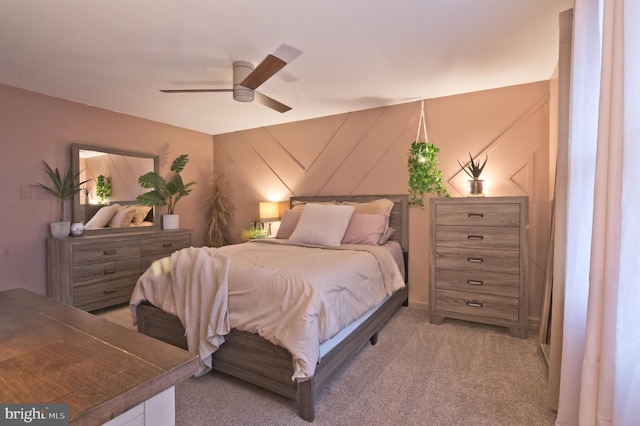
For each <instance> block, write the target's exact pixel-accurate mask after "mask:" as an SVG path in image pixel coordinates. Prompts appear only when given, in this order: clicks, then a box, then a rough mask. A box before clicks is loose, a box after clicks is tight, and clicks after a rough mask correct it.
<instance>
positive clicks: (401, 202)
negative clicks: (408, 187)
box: [289, 194, 409, 253]
mask: <svg viewBox="0 0 640 426" xmlns="http://www.w3.org/2000/svg"><path fill="white" fill-rule="evenodd" d="M379 198H386V199H388V200H391V201H393V204H394V206H393V209H392V210H391V216H390V217H389V226H390V227H391V228H393V229H395V230H396V232H394V233H393V235H391V238H390V240H392V241H397V242H398V243H399V244H400V246H401V247H402V251H404V252H405V253H407V252H409V196H408V195H407V194H393V195H335V196H330V195H316V196H308V197H305V196H297V197H291V198H290V200H289V203H290V205H293V202H294V201H302V202H306V203H313V202H321V201H337V202H339V203H341V202H344V201H355V202H360V203H366V202H368V201H373V200H377V199H379Z"/></svg>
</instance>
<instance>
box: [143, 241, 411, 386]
mask: <svg viewBox="0 0 640 426" xmlns="http://www.w3.org/2000/svg"><path fill="white" fill-rule="evenodd" d="M198 251H202V252H203V253H204V255H200V257H197V256H195V255H194V254H193V253H196V252H198ZM186 253H188V254H186ZM206 258H210V259H211V262H210V263H211V264H212V265H210V266H206V265H199V264H200V263H207V262H206V261H205V260H206ZM194 260H195V262H194ZM165 263H166V261H165ZM189 263H191V265H189ZM159 269H161V268H159V265H158V264H154V265H152V267H151V268H149V270H147V271H146V272H145V273H144V274H143V275H142V277H141V278H140V279H139V280H138V284H137V285H136V289H135V290H134V293H133V296H132V299H131V307H132V312H134V313H135V306H137V305H138V304H139V303H140V302H141V301H142V300H148V301H149V302H151V303H152V304H153V305H155V306H157V307H159V308H161V309H163V310H165V311H166V312H169V313H172V314H174V315H177V316H178V317H179V318H180V319H181V321H182V323H183V324H184V325H185V329H186V330H187V340H188V343H189V349H190V350H191V351H193V352H197V353H199V354H200V357H201V360H202V362H203V365H202V368H201V371H200V372H199V373H198V375H199V374H202V373H204V372H206V371H207V370H208V369H209V368H210V361H211V353H212V352H213V351H214V350H215V349H217V347H218V346H219V345H220V344H221V342H222V341H223V340H222V339H223V337H222V336H223V335H224V334H226V333H227V332H228V326H229V325H230V326H231V327H232V328H235V329H237V330H242V331H247V332H251V333H256V334H258V335H260V336H261V337H263V338H265V339H267V340H269V341H270V342H272V343H274V344H276V345H279V346H282V347H284V348H285V349H287V350H288V351H289V352H290V353H291V354H292V356H293V361H294V375H293V379H295V378H309V377H312V376H313V374H314V372H315V367H316V364H317V362H318V361H320V349H319V347H320V343H322V342H323V341H325V340H327V339H329V338H331V337H332V336H334V335H335V334H336V333H338V331H340V330H341V329H342V328H344V327H345V326H347V325H348V324H349V323H351V322H352V321H354V320H356V319H358V318H359V317H360V316H361V315H362V314H364V313H365V312H367V311H368V310H369V309H371V308H373V307H374V306H376V305H377V304H378V303H379V302H381V301H382V300H383V299H384V298H385V297H386V296H388V295H391V294H393V293H394V292H395V291H396V290H398V289H400V288H402V287H404V282H403V280H402V275H401V272H400V270H399V269H398V266H397V264H396V263H395V261H394V260H393V257H392V256H391V254H389V252H388V251H387V250H386V249H384V248H382V247H377V246H361V245H343V246H340V247H339V248H337V249H323V248H311V247H301V246H295V245H290V244H286V241H283V240H271V239H270V240H257V241H252V242H249V243H245V244H237V245H230V246H225V247H221V248H219V249H212V248H200V249H195V248H190V249H184V250H181V251H179V252H176V253H174V254H173V255H172V256H171V270H170V271H165V272H163V273H160V274H158V273H157V272H156V271H155V270H159ZM190 269H192V270H193V271H194V272H193V273H189V272H188V271H189V270H190ZM180 271H182V272H180ZM167 287H173V288H174V289H173V290H172V291H169V290H167ZM187 287H189V289H188V288H187ZM193 287H195V288H196V290H194V289H193ZM225 287H226V288H225ZM225 291H226V292H227V293H228V306H222V305H223V302H224V300H223V299H224V294H225ZM184 292H186V294H187V296H179V295H178V293H184ZM209 293H212V294H213V295H212V294H209ZM197 294H201V300H202V301H203V302H204V303H200V301H199V300H198V297H197ZM167 299H174V300H167ZM180 304H184V307H179V306H178V305H180ZM212 309H213V310H212ZM181 315H184V318H183V317H182V316H181ZM227 315H228V316H227ZM226 318H228V323H227V321H226ZM195 323H197V324H195ZM205 323H206V324H207V325H206V327H205V326H204V324H205ZM194 339H195V340H197V341H198V343H193V344H194V346H192V341H193V340H194ZM196 348H198V349H196Z"/></svg>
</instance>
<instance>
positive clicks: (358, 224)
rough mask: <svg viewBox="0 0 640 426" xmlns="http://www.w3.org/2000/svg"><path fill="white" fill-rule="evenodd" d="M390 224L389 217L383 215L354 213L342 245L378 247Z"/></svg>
mask: <svg viewBox="0 0 640 426" xmlns="http://www.w3.org/2000/svg"><path fill="white" fill-rule="evenodd" d="M388 223H389V216H386V215H383V214H359V213H354V214H353V216H351V221H350V222H349V226H348V227H347V230H346V231H345V233H344V237H343V238H342V244H366V245H370V246H377V245H378V244H380V238H381V237H382V235H383V234H384V230H385V228H386V227H387V224H388Z"/></svg>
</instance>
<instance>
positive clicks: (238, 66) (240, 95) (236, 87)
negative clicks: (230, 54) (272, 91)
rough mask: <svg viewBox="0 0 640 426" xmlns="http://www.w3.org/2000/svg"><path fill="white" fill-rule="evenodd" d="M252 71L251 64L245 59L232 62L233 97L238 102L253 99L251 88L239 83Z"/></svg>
mask: <svg viewBox="0 0 640 426" xmlns="http://www.w3.org/2000/svg"><path fill="white" fill-rule="evenodd" d="M252 71H253V64H252V63H251V62H247V61H235V62H234V63H233V99H234V100H236V101H238V102H251V101H253V98H254V94H253V90H251V89H247V88H246V87H244V86H242V85H241V84H240V83H242V82H243V81H244V79H245V78H247V76H248V75H249V74H251V72H252Z"/></svg>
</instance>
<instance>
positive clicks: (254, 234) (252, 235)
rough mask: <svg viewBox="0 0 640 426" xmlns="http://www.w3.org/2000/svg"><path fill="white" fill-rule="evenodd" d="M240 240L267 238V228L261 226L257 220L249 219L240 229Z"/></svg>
mask: <svg viewBox="0 0 640 426" xmlns="http://www.w3.org/2000/svg"><path fill="white" fill-rule="evenodd" d="M240 232H241V234H240V238H242V241H249V240H253V239H256V238H267V230H266V229H264V228H263V227H262V225H261V224H260V222H259V221H258V220H250V221H249V223H248V224H247V226H245V227H244V228H242V230H241V231H240Z"/></svg>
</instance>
